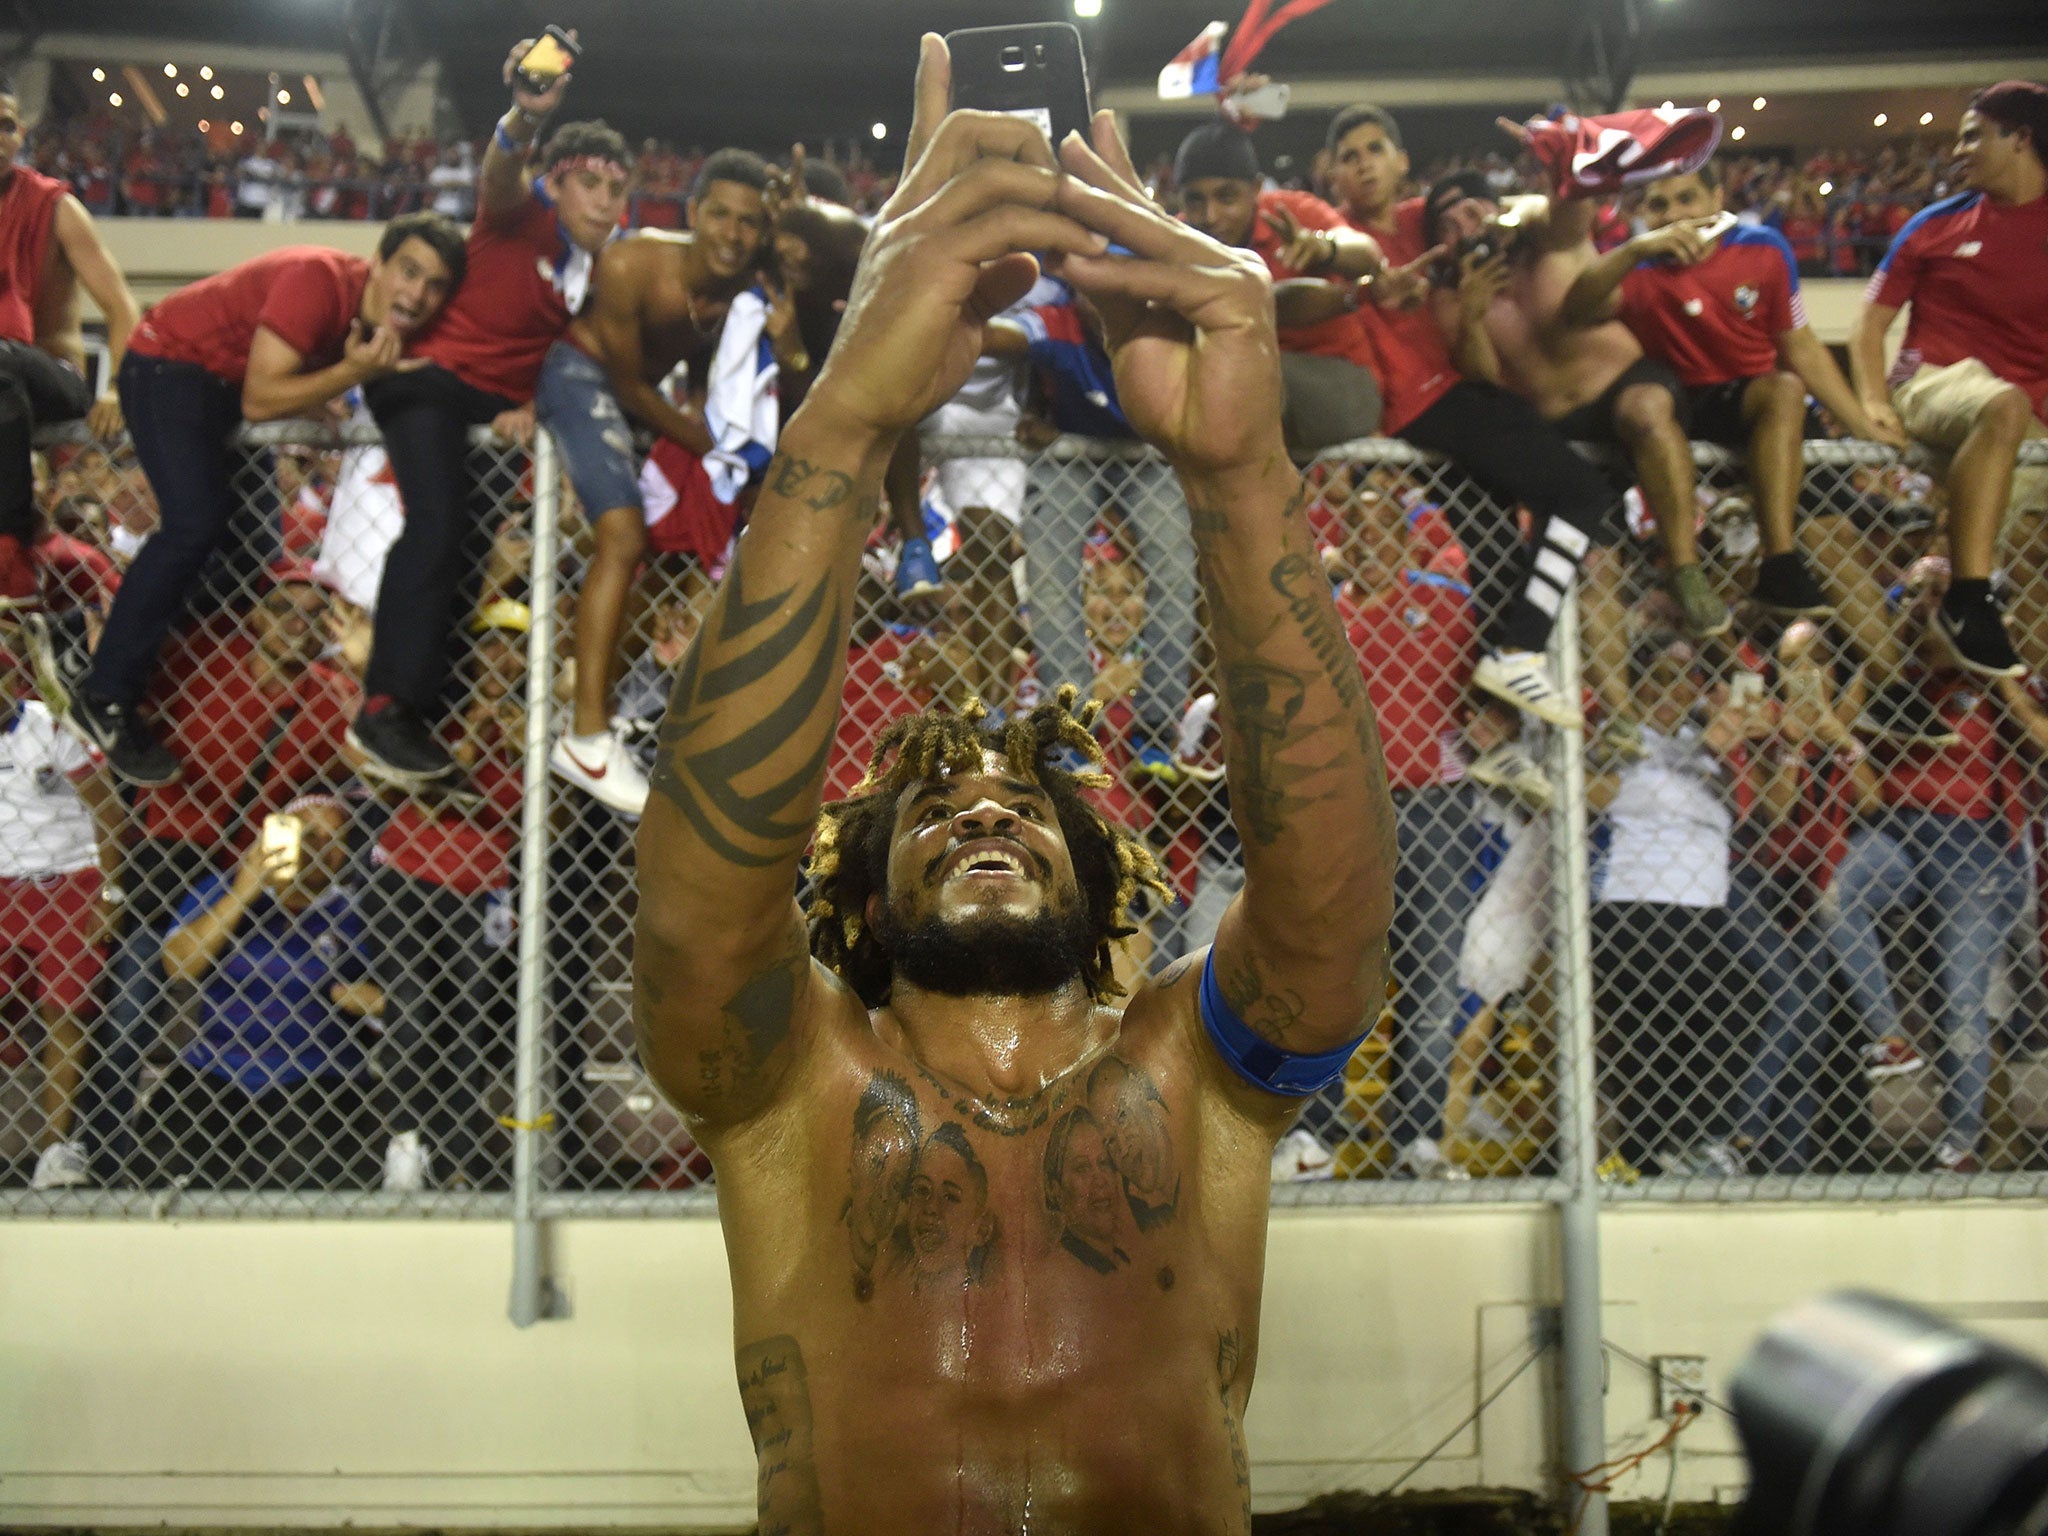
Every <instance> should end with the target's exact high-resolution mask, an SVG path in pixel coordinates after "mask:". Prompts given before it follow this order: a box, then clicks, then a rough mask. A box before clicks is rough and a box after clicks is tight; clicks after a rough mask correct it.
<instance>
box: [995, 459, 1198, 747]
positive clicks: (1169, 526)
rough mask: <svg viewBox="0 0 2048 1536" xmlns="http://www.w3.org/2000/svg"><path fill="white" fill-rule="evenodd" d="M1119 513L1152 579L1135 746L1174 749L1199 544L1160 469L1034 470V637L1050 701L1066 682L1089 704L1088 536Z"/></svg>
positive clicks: (1029, 511)
mask: <svg viewBox="0 0 2048 1536" xmlns="http://www.w3.org/2000/svg"><path fill="white" fill-rule="evenodd" d="M1112 507H1114V508H1115V509H1116V510H1117V511H1118V512H1120V513H1121V514H1122V516H1123V527H1124V529H1125V531H1126V532H1127V533H1128V534H1129V535H1130V538H1131V540H1132V543H1133V544H1134V545H1135V546H1136V547H1135V553H1136V555H1137V558H1138V565H1139V567H1140V568H1141V569H1142V570H1143V571H1144V573H1145V627H1144V629H1143V631H1142V632H1141V634H1140V641H1141V643H1142V645H1143V647H1144V655H1145V671H1144V678H1143V680H1142V681H1141V682H1140V683H1139V685H1138V693H1137V697H1136V698H1135V699H1133V700H1132V706H1133V712H1134V713H1135V714H1136V716H1137V726H1138V735H1137V743H1136V744H1137V745H1138V746H1139V747H1140V748H1143V747H1162V748H1165V747H1170V746H1171V745H1172V743H1173V740H1174V734H1175V732H1176V730H1177V729H1178V726H1179V723H1180V717H1181V711H1182V710H1184V709H1185V708H1186V707H1187V702H1188V674H1189V671H1190V669H1191V668H1192V666H1193V664H1194V644H1195V541H1194V536H1193V534H1191V533H1190V532H1189V531H1188V514H1187V507H1186V505H1185V504H1184V503H1183V502H1182V500H1181V497H1180V490H1179V487H1178V486H1176V485H1175V484H1174V481H1173V472H1172V470H1170V469H1168V468H1167V467H1166V465H1164V464H1161V463H1158V462H1156V461H1153V460H1141V461H1138V462H1135V463H1132V462H1126V461H1122V460H1094V459H1054V458H1049V457H1048V458H1039V459H1035V460H1033V461H1032V464H1031V478H1030V497H1029V500H1028V501H1027V502H1026V505H1025V513H1024V525H1023V528H1022V529H1021V530H1020V531H1021V532H1022V534H1023V538H1024V565H1025V570H1026V572H1027V573H1028V575H1029V577H1030V582H1031V637H1032V640H1033V643H1034V644H1035V645H1036V646H1037V649H1038V666H1039V671H1038V680H1039V682H1040V683H1041V684H1042V685H1043V686H1044V689H1045V692H1046V694H1047V696H1048V697H1050V696H1051V694H1052V692H1053V690H1054V689H1056V688H1057V687H1058V686H1059V685H1060V684H1061V683H1073V684H1074V685H1075V686H1077V687H1078V688H1080V690H1081V696H1082V697H1083V698H1084V699H1085V698H1086V697H1087V696H1088V685H1089V684H1090V683H1092V682H1093V681H1094V680H1095V669H1094V667H1093V666H1091V665H1090V664H1089V660H1088V627H1087V622H1086V619H1085V617H1084V615H1083V613H1082V609H1081V560H1082V549H1083V547H1084V545H1085V544H1086V542H1087V538H1088V530H1089V529H1090V528H1092V527H1094V526H1095V521H1096V519H1097V518H1099V517H1101V516H1102V515H1103V514H1104V513H1105V512H1108V511H1109V510H1110V509H1111V508H1112Z"/></svg>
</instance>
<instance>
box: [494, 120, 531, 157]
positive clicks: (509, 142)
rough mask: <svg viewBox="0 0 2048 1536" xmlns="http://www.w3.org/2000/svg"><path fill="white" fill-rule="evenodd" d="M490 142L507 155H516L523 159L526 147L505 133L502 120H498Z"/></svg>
mask: <svg viewBox="0 0 2048 1536" xmlns="http://www.w3.org/2000/svg"><path fill="white" fill-rule="evenodd" d="M491 142H492V143H493V144H496V145H497V146H498V148H500V149H502V150H503V151H505V153H506V154H508V155H518V156H521V157H522V158H523V157H524V156H525V154H526V148H527V147H526V146H525V145H524V144H522V143H520V142H519V141H518V140H517V139H515V138H513V137H512V135H511V134H509V133H507V132H506V131H505V120H504V119H503V118H499V119H498V131H497V132H496V133H494V134H493V135H491Z"/></svg>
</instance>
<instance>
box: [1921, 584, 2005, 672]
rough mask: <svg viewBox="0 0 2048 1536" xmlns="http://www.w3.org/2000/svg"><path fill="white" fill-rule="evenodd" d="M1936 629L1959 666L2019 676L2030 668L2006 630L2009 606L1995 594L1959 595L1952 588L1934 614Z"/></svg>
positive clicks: (1967, 669)
mask: <svg viewBox="0 0 2048 1536" xmlns="http://www.w3.org/2000/svg"><path fill="white" fill-rule="evenodd" d="M1934 632H1935V634H1937V635H1939V636H1940V637H1941V643H1942V646H1943V648H1944V649H1945V650H1947V652H1948V653H1949V655H1950V656H1951V657H1953V658H1954V659H1955V663H1956V665H1957V666H1959V667H1961V668H1963V670H1965V671H1966V672H1977V673H1981V674H1982V675H1984V676H1986V677H2019V676H2021V675H2022V674H2024V673H2025V672H2026V670H2027V665H2026V663H2025V662H2023V661H2021V660H2020V658H2019V653H2018V652H2017V651H2015V650H2014V649H2013V648H2012V637H2011V636H2010V635H2008V634H2007V633H2006V632H2005V609H2004V608H2003V607H2002V606H2001V605H2000V604H1999V601H1998V598H1997V596H1996V595H1995V594H1993V593H1990V592H1986V593H1984V594H1983V596H1981V597H1974V598H1972V597H1964V598H1961V599H1958V597H1957V596H1956V594H1955V593H1954V592H1953V591H1951V592H1950V593H1949V594H1948V596H1946V597H1944V598H1943V599H1942V600H1941V611H1940V612H1938V613H1936V614H1935V616H1934Z"/></svg>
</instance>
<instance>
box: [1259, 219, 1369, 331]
mask: <svg viewBox="0 0 2048 1536" xmlns="http://www.w3.org/2000/svg"><path fill="white" fill-rule="evenodd" d="M1275 206H1278V207H1281V208H1285V209H1286V210H1287V211H1288V212H1289V213H1291V214H1293V215H1294V220H1295V222H1296V223H1297V224H1299V225H1300V226H1301V227H1302V228H1303V229H1342V228H1343V227H1344V220H1343V218H1342V216H1340V215H1339V214H1338V212H1337V210H1336V209H1334V208H1332V207H1331V206H1330V205H1329V204H1328V203H1326V202H1324V201H1323V200H1322V199H1321V198H1319V197H1317V196H1315V195H1314V194H1312V193H1308V192H1291V191H1287V190H1285V189H1283V190H1280V191H1277V192H1261V193H1260V194H1259V212H1258V215H1257V217H1256V218H1254V219H1253V221H1252V249H1253V250H1254V251H1256V252H1258V255H1259V259H1260V260H1261V261H1263V262H1265V264H1266V270H1267V271H1269V272H1271V273H1272V274H1273V280H1274V281H1275V282H1283V281H1285V280H1286V279H1288V278H1290V277H1309V276H1313V275H1314V274H1312V273H1306V272H1300V271H1297V270H1296V269H1295V268H1293V267H1290V266H1288V265H1287V264H1286V263H1284V262H1283V261H1281V260H1280V237H1279V235H1278V234H1277V233H1276V232H1275V231H1274V229H1273V226H1272V225H1271V224H1270V223H1268V222H1267V221H1266V210H1267V209H1269V208H1272V207H1275ZM1280 345H1281V348H1282V349H1283V350H1285V351H1288V352H1308V353H1312V354H1314V355H1315V356H1317V357H1341V358H1343V359H1344V360H1345V361H1346V362H1351V363H1356V364H1357V365H1358V366H1359V367H1361V368H1364V369H1366V370H1368V371H1371V370H1373V369H1374V368H1375V367H1376V365H1377V359H1376V358H1375V357H1374V356H1373V351H1372V343H1371V342H1370V341H1369V340H1367V338H1366V334H1365V326H1364V323H1363V322H1362V321H1361V320H1360V318H1359V317H1358V316H1357V315H1355V314H1350V315H1338V316H1336V317H1334V318H1333V319H1329V320H1324V321H1322V322H1321V323H1320V324H1317V325H1297V326H1290V327H1288V328H1287V329H1286V330H1283V331H1282V332H1281V333H1280Z"/></svg>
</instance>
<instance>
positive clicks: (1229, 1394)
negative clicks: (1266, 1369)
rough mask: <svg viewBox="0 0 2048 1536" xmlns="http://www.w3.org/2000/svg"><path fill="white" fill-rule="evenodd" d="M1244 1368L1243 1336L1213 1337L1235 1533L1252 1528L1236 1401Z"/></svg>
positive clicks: (1248, 1471) (1246, 1456)
mask: <svg viewBox="0 0 2048 1536" xmlns="http://www.w3.org/2000/svg"><path fill="white" fill-rule="evenodd" d="M1243 1364H1244V1336H1243V1335H1242V1334H1241V1333H1240V1332H1239V1330H1237V1329H1235V1328H1231V1329H1228V1330H1226V1331H1223V1332H1219V1333H1218V1334H1217V1335H1216V1381H1217V1395H1218V1396H1219V1397H1220V1398H1222V1400H1223V1427H1224V1430H1225V1432H1227V1433H1228V1434H1229V1436H1230V1470H1231V1473H1232V1475H1233V1476H1234V1477H1235V1478H1236V1480H1237V1491H1238V1497H1239V1500H1240V1504H1241V1509H1240V1512H1239V1520H1240V1524H1239V1526H1238V1529H1239V1530H1241V1531H1246V1532H1249V1531H1250V1530H1251V1528H1252V1459H1251V1453H1250V1452H1249V1451H1248V1450H1247V1449H1246V1448H1245V1443H1244V1410H1243V1408H1242V1406H1241V1400H1240V1399H1239V1398H1238V1397H1237V1376H1238V1371H1239V1370H1240V1369H1241V1368H1242V1366H1243Z"/></svg>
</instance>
